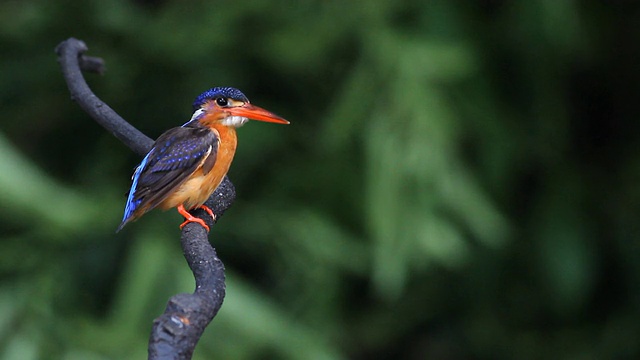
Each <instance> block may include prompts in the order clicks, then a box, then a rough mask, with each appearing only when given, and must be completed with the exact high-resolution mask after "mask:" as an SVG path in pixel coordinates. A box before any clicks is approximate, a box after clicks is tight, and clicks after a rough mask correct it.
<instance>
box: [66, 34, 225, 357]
mask: <svg viewBox="0 0 640 360" xmlns="http://www.w3.org/2000/svg"><path fill="white" fill-rule="evenodd" d="M87 50H88V48H87V46H86V45H85V43H84V42H82V41H80V40H77V39H74V38H70V39H67V40H65V41H63V42H62V43H60V44H59V45H58V46H57V47H56V53H57V54H58V62H59V63H60V66H61V68H62V73H63V75H64V78H65V80H66V81H67V85H68V87H69V92H70V93H71V98H72V99H73V100H74V101H76V102H77V103H78V104H79V105H80V107H82V109H83V110H84V111H86V112H87V113H88V114H89V115H90V116H91V117H92V118H93V119H94V120H95V121H97V122H98V123H99V124H100V125H102V126H103V127H104V128H105V129H107V130H108V131H109V132H111V133H112V134H113V135H114V136H115V137H117V138H118V139H120V140H121V141H122V142H123V143H125V144H126V145H127V146H128V147H129V148H131V149H132V150H133V151H134V152H136V153H137V154H139V155H144V154H146V153H147V152H148V151H149V150H150V149H151V147H152V146H153V140H151V139H150V138H149V137H147V136H146V135H144V134H142V133H141V132H140V131H138V129H136V128H135V127H133V126H132V125H131V124H129V123H128V122H126V121H125V120H124V119H123V118H121V117H120V116H119V115H118V114H117V113H116V112H115V111H113V109H111V108H110V107H109V106H108V105H107V104H105V103H104V102H103V101H101V100H100V99H99V98H98V97H97V96H96V95H95V94H94V93H93V92H92V91H91V89H90V88H89V86H88V85H87V83H86V81H85V80H84V77H83V75H82V71H88V72H96V73H100V74H102V73H103V72H104V71H105V67H104V61H102V59H100V58H95V57H88V56H85V55H83V54H84V53H85V52H86V51H87ZM234 199H235V189H234V187H233V184H232V183H231V181H229V179H228V178H226V177H225V179H224V180H223V182H222V184H221V185H220V186H219V187H218V189H217V190H216V192H215V193H214V194H213V195H212V196H211V197H210V198H209V200H207V203H206V205H207V206H208V207H209V208H211V209H212V210H213V211H214V213H215V214H216V216H217V218H220V216H222V214H223V213H224V212H225V210H226V209H227V208H229V206H231V203H232V202H233V200H234ZM194 215H195V216H198V217H200V218H202V219H204V220H205V221H207V224H208V225H209V226H210V227H211V226H212V225H213V223H212V220H211V217H210V216H209V215H207V214H206V213H205V212H204V211H203V210H197V211H194ZM180 240H181V242H182V250H183V252H184V257H185V259H186V260H187V263H188V264H189V267H190V268H191V270H192V271H193V275H194V277H195V281H196V289H195V292H194V293H193V294H178V295H175V296H173V297H172V298H171V299H170V300H169V303H168V304H167V308H166V309H165V312H164V314H162V315H161V316H160V317H158V318H157V319H156V320H155V321H154V322H153V329H152V331H151V337H150V339H149V359H180V360H184V359H191V355H192V354H193V350H194V349H195V346H196V344H197V342H198V340H199V339H200V336H201V335H202V333H203V332H204V329H205V328H206V326H207V325H208V324H209V323H210V322H211V320H212V319H213V318H214V317H215V316H216V314H217V313H218V310H220V307H221V306H222V301H223V300H224V296H225V282H224V281H225V277H224V265H223V264H222V261H220V259H219V258H218V255H217V254H216V251H215V249H214V248H213V247H212V246H211V244H210V243H209V239H208V238H207V232H206V231H205V230H204V228H203V227H202V226H200V225H197V224H194V223H189V224H187V225H186V226H185V227H184V229H183V230H182V236H181V239H180Z"/></svg>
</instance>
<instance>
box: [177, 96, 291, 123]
mask: <svg viewBox="0 0 640 360" xmlns="http://www.w3.org/2000/svg"><path fill="white" fill-rule="evenodd" d="M193 109H194V113H193V116H192V117H191V120H190V121H189V122H191V121H199V122H200V123H202V124H203V125H209V126H211V125H214V124H216V123H219V124H222V125H224V126H233V127H240V126H242V125H244V124H245V123H246V122H247V121H249V120H250V119H251V120H260V121H266V122H272V123H278V124H288V123H289V122H288V121H287V120H285V119H283V118H281V117H280V116H278V115H276V114H274V113H272V112H270V111H267V110H265V109H263V108H260V107H258V106H255V105H252V104H251V103H249V99H247V97H246V96H245V95H244V94H243V93H242V92H240V90H238V89H234V88H232V87H216V88H213V89H209V90H207V91H205V92H203V93H202V94H200V96H198V97H197V98H196V100H195V101H194V102H193Z"/></svg>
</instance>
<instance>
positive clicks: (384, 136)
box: [0, 0, 640, 360]
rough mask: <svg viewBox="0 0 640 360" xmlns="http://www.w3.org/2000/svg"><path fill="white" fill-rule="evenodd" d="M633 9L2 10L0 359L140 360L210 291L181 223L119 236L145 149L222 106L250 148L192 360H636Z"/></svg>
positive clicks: (439, 3) (313, 6) (563, 4)
mask: <svg viewBox="0 0 640 360" xmlns="http://www.w3.org/2000/svg"><path fill="white" fill-rule="evenodd" d="M639 10H640V8H639V6H638V3H637V2H633V1H610V2H599V1H549V0H531V1H517V2H515V1H514V2H511V1H499V0H498V1H496V0H484V1H445V0H433V1H420V0H408V1H396V0H375V1H373V0H370V1H366V2H365V1H351V2H348V1H325V0H317V1H306V2H304V1H301V2H295V1H284V0H274V1H259V0H245V1H242V2H225V1H178V0H166V1H162V0H155V1H154V0H150V1H132V0H129V1H125V0H116V1H99V0H89V1H83V2H78V1H75V0H74V1H71V0H65V1H49V0H23V1H17V0H14V1H3V2H2V3H0V44H1V46H0V54H1V56H0V66H1V76H0V99H1V101H2V106H1V108H0V115H1V119H2V123H1V124H2V125H1V128H0V211H1V219H0V227H1V230H2V232H1V237H0V276H1V278H0V279H1V282H0V359H26V360H29V359H68V360H75V359H141V358H145V356H146V346H147V344H146V343H147V339H148V334H149V330H150V328H151V322H152V320H153V319H154V318H155V317H156V316H157V315H158V314H159V313H161V312H162V310H163V309H164V306H165V304H166V301H167V299H168V298H169V297H170V296H171V295H173V294H175V293H178V292H190V291H192V290H193V279H192V276H191V274H190V272H189V270H188V268H187V266H186V264H185V263H184V260H183V258H182V255H181V251H180V246H179V241H178V237H179V231H178V228H177V225H178V224H179V223H180V221H181V218H180V217H179V216H178V215H177V214H176V212H173V211H172V212H168V213H162V212H153V213H150V214H149V215H147V216H145V217H144V218H143V219H142V220H140V221H138V222H136V223H134V224H131V225H128V226H127V228H126V229H125V230H124V231H123V232H121V233H119V234H117V235H116V234H115V233H114V231H115V229H116V227H117V225H118V223H119V221H120V216H121V214H122V208H123V205H124V201H125V198H124V195H123V194H124V193H125V192H126V190H127V189H128V186H129V176H130V174H131V172H132V170H133V168H134V166H135V165H136V164H137V162H138V161H139V160H140V158H138V157H137V156H135V155H134V154H132V153H131V152H130V151H129V150H128V149H127V148H125V147H124V146H123V145H121V144H120V143H119V142H118V141H117V140H116V139H114V138H113V137H112V136H111V135H110V134H108V133H107V132H105V131H104V130H103V129H101V128H100V127H99V126H98V125H96V124H95V123H94V122H93V121H92V120H91V119H90V118H89V117H88V116H87V115H86V114H84V113H83V112H82V111H81V110H80V108H79V107H78V106H77V105H76V104H74V103H73V102H72V101H70V99H69V95H68V93H67V90H66V86H65V84H64V82H63V80H62V76H61V75H60V72H59V69H58V65H57V63H56V61H55V55H54V53H53V48H54V47H55V46H56V45H57V44H58V43H59V42H60V41H62V40H64V39H66V38H68V37H71V36H73V37H77V38H80V39H82V40H84V41H85V42H86V43H87V44H88V46H89V48H90V52H89V54H90V55H94V56H100V57H103V58H104V59H105V60H106V62H107V67H108V72H107V73H106V74H105V75H104V76H97V75H90V76H88V79H89V81H90V84H91V86H92V87H93V88H94V90H95V91H96V93H97V94H98V95H99V96H101V97H102V98H103V99H104V100H105V101H106V102H107V103H109V104H110V105H111V106H112V107H113V108H114V109H116V111H118V112H119V113H120V114H121V115H122V116H123V117H125V118H126V119H128V120H129V121H130V122H131V123H133V124H134V125H135V126H137V127H138V128H140V129H141V130H142V131H144V132H145V133H146V134H148V135H150V136H152V137H156V136H158V135H159V134H160V133H161V132H162V131H164V130H166V129H168V128H170V127H173V126H176V125H179V124H182V123H183V122H185V121H186V120H187V119H188V118H189V116H190V115H191V107H190V104H191V102H192V100H193V99H194V98H195V97H196V96H197V95H198V94H199V93H200V92H202V91H204V90H205V89H207V88H209V87H212V86H219V85H227V86H234V87H237V88H240V89H242V90H243V91H244V92H245V94H247V95H248V97H249V98H250V99H252V101H253V102H254V103H255V104H258V105H260V106H263V107H265V108H267V109H270V110H272V111H274V112H276V113H278V114H280V115H282V116H283V117H285V118H287V119H289V120H290V121H291V125H289V126H276V125H269V124H262V123H250V124H248V125H247V126H245V127H243V128H242V129H240V131H239V136H240V146H239V151H238V154H237V156H236V160H235V162H234V165H233V166H232V170H231V172H230V177H231V179H232V181H233V182H234V184H235V185H236V188H237V191H238V199H237V201H236V202H235V204H234V205H233V207H232V208H231V209H230V211H228V212H227V213H226V214H225V216H224V217H223V218H222V220H221V221H220V223H219V224H218V225H217V226H216V227H215V228H214V229H213V231H212V233H211V241H212V242H213V243H214V244H215V246H216V247H217V249H218V252H219V255H220V257H221V258H222V259H223V261H224V262H225V264H226V267H227V285H228V288H227V297H226V300H225V303H224V305H223V307H222V310H221V311H220V313H219V315H218V317H216V319H215V320H214V322H213V323H212V324H211V325H210V326H209V328H208V329H207V331H206V333H205V334H204V336H203V338H202V340H201V342H200V344H199V346H198V348H197V350H196V353H195V356H194V359H211V358H216V359H543V358H544V359H635V358H638V357H640V341H639V340H640V317H639V315H640V300H639V299H640V247H639V245H640V242H639V241H640V237H639V235H640V226H639V225H638V214H640V206H639V204H640V202H639V201H640V187H639V186H638V183H639V180H640V143H639V140H640V126H639V125H638V115H640V112H639V111H638V110H639V105H638V104H639V101H638V94H640V86H639V84H640V67H639V64H640V56H639V55H640V50H639V49H640V46H639V44H640V26H638V24H640V16H639V15H640V11H639Z"/></svg>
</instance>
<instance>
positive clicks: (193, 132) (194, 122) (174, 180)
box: [116, 87, 289, 232]
mask: <svg viewBox="0 0 640 360" xmlns="http://www.w3.org/2000/svg"><path fill="white" fill-rule="evenodd" d="M193 110H194V113H193V116H191V119H190V120H189V121H187V122H186V123H185V124H184V125H182V126H180V127H176V128H173V129H169V130H167V131H166V132H165V133H163V134H162V135H160V137H158V139H157V140H156V142H155V143H154V145H153V147H152V148H151V150H149V152H148V153H147V155H146V156H145V157H144V158H143V159H142V162H140V165H138V167H137V168H136V170H135V171H134V173H133V176H132V177H131V189H130V190H129V195H128V197H127V203H126V205H125V209H124V216H123V218H122V223H120V226H119V227H118V230H117V231H116V232H118V231H120V230H122V228H123V227H124V226H125V225H126V224H127V223H129V222H131V221H134V220H136V219H138V218H139V217H141V216H142V215H144V214H145V213H147V212H148V211H150V210H152V209H154V208H160V209H163V210H167V209H171V208H174V207H175V208H177V210H178V212H179V213H180V214H181V215H182V216H184V218H185V221H184V222H183V223H182V224H181V225H180V228H181V229H182V228H183V227H184V226H185V225H186V224H188V223H190V222H195V223H198V224H200V225H202V226H203V227H204V228H205V229H206V230H207V232H208V231H209V227H208V226H207V224H206V223H205V222H204V220H202V219H200V218H197V217H195V216H193V215H191V214H190V213H189V211H188V210H193V209H197V208H202V209H204V210H205V211H206V212H207V213H208V214H209V215H211V217H212V218H213V219H214V220H215V214H214V213H213V211H212V210H211V209H209V208H208V207H207V206H205V205H204V202H205V201H207V199H208V198H209V197H210V196H211V194H213V192H214V191H215V190H216V188H217V187H218V185H220V183H221V182H222V179H223V178H224V176H225V175H226V174H227V171H229V166H230V165H231V161H232V160H233V156H234V154H235V152H236V147H237V144H238V137H237V135H236V128H238V127H240V126H242V125H244V124H245V123H246V122H247V121H249V119H251V120H259V121H266V122H272V123H279V124H288V123H289V122H288V121H287V120H285V119H283V118H281V117H280V116H278V115H276V114H273V113H271V112H269V111H267V110H265V109H263V108H260V107H258V106H255V105H252V104H251V103H250V102H249V99H247V97H246V96H245V95H244V94H243V93H242V92H240V90H238V89H235V88H232V87H215V88H212V89H209V90H207V91H205V92H203V93H202V94H200V95H199V96H198V97H197V98H196V100H195V101H194V103H193Z"/></svg>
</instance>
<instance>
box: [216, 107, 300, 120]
mask: <svg viewBox="0 0 640 360" xmlns="http://www.w3.org/2000/svg"><path fill="white" fill-rule="evenodd" d="M227 111H228V112H229V113H231V115H234V116H242V117H246V118H249V119H252V120H260V121H266V122H272V123H277V124H288V123H289V122H288V121H287V120H285V119H283V118H281V117H280V116H278V115H276V114H274V113H272V112H271V111H267V110H265V109H263V108H261V107H258V106H255V105H251V104H250V103H246V104H244V105H242V106H238V107H232V108H229V109H228V110H227Z"/></svg>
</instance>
